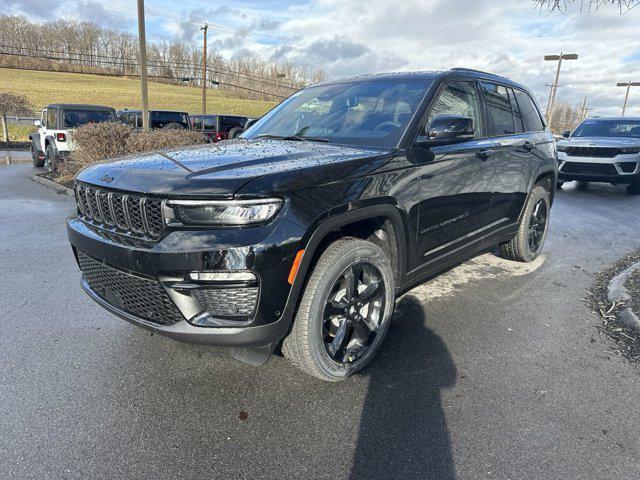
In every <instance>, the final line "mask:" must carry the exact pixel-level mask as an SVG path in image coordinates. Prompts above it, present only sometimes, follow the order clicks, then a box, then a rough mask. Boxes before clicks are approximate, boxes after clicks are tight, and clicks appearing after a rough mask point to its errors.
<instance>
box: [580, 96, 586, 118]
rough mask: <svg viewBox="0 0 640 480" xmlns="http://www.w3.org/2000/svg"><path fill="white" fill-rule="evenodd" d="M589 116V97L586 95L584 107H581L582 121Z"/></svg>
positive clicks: (583, 102)
mask: <svg viewBox="0 0 640 480" xmlns="http://www.w3.org/2000/svg"><path fill="white" fill-rule="evenodd" d="M585 118H587V97H584V100H583V101H582V108H581V109H580V121H582V120H584V119H585Z"/></svg>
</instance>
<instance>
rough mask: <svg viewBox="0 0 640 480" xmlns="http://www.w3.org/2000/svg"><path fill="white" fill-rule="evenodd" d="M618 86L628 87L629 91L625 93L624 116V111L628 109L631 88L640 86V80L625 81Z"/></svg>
mask: <svg viewBox="0 0 640 480" xmlns="http://www.w3.org/2000/svg"><path fill="white" fill-rule="evenodd" d="M616 86H618V87H627V93H626V94H625V95H624V103H623V104H622V116H623V117H624V112H625V111H626V110H627V102H628V101H629V90H631V87H638V86H640V82H623V83H617V84H616Z"/></svg>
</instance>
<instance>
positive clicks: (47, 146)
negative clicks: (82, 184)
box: [29, 103, 117, 169]
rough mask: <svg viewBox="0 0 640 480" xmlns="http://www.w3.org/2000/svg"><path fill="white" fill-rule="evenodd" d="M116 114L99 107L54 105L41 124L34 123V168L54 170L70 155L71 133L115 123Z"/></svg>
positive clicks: (32, 135)
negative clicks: (91, 126)
mask: <svg viewBox="0 0 640 480" xmlns="http://www.w3.org/2000/svg"><path fill="white" fill-rule="evenodd" d="M116 120H117V117H116V111H115V109H113V108H111V107H103V106H100V105H81V104H80V105H79V104H72V103H55V104H51V105H48V106H47V108H45V109H43V110H42V117H41V118H40V120H37V121H35V122H34V124H35V125H36V126H37V127H38V131H37V132H35V133H32V134H31V135H29V139H30V140H31V159H32V161H33V166H34V167H43V166H45V164H46V165H47V166H48V167H49V168H51V169H55V167H56V165H57V164H58V162H59V161H60V160H62V159H64V157H66V156H67V155H68V154H69V150H70V147H69V130H70V129H72V128H76V127H79V126H80V125H84V124H85V123H97V122H115V121H116Z"/></svg>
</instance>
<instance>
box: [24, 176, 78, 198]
mask: <svg viewBox="0 0 640 480" xmlns="http://www.w3.org/2000/svg"><path fill="white" fill-rule="evenodd" d="M29 178H30V179H31V180H33V181H34V182H36V183H39V184H40V185H44V186H45V187H48V188H52V189H54V190H55V191H56V192H58V193H62V194H65V195H69V196H74V193H73V190H71V189H70V188H67V187H65V186H64V185H60V184H59V183H56V182H54V181H53V180H49V179H48V178H43V177H41V176H39V175H31V176H30V177H29Z"/></svg>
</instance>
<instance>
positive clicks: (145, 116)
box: [138, 0, 149, 131]
mask: <svg viewBox="0 0 640 480" xmlns="http://www.w3.org/2000/svg"><path fill="white" fill-rule="evenodd" d="M138 43H139V48H140V90H141V94H142V129H143V130H145V131H146V130H149V95H148V91H147V40H146V36H145V32H144V0H138Z"/></svg>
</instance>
